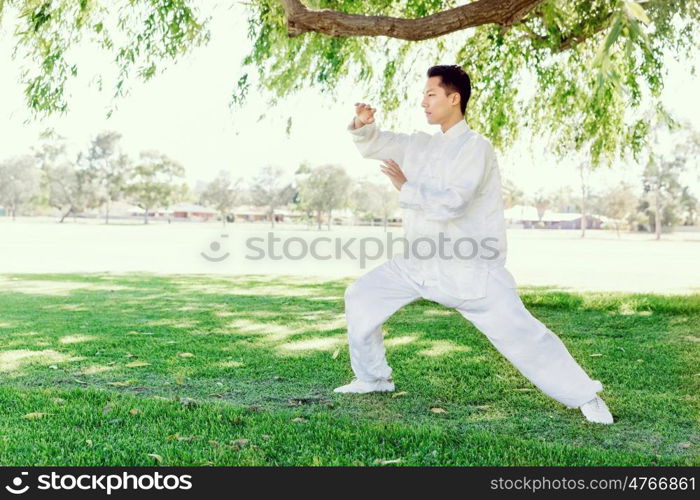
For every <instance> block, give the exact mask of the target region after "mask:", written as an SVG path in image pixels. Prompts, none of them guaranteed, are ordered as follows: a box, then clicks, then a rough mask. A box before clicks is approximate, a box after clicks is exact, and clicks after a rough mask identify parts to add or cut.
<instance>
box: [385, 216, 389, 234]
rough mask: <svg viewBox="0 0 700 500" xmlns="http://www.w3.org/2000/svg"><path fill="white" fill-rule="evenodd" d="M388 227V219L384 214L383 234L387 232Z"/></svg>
mask: <svg viewBox="0 0 700 500" xmlns="http://www.w3.org/2000/svg"><path fill="white" fill-rule="evenodd" d="M388 226H389V217H387V216H386V214H385V215H384V232H385V233H386V232H387V228H388Z"/></svg>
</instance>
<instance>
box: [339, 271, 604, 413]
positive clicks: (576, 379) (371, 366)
mask: <svg viewBox="0 0 700 500" xmlns="http://www.w3.org/2000/svg"><path fill="white" fill-rule="evenodd" d="M421 297H422V298H425V299H428V300H432V301H434V302H437V303H439V304H442V305H444V306H446V307H449V308H454V309H456V310H457V311H459V312H460V313H461V314H462V316H464V317H465V318H467V319H468V320H469V321H470V322H471V323H472V324H473V325H474V326H475V327H476V328H477V329H479V330H480V331H481V332H482V333H483V334H484V335H486V337H487V338H488V339H489V341H490V342H491V343H492V344H493V345H494V347H495V348H496V349H498V351H499V352H500V353H501V354H502V355H503V356H505V357H506V359H508V361H510V362H511V363H513V365H514V366H515V367H516V368H517V369H518V370H519V371H520V373H522V374H523V375H524V376H525V377H526V378H527V379H528V380H529V381H530V382H532V383H533V384H534V385H535V386H537V387H538V388H539V389H540V390H541V391H542V392H544V393H545V394H547V395H548V396H550V397H552V398H554V399H555V400H557V401H559V402H560V403H562V404H564V405H566V406H567V407H568V408H577V407H578V406H580V405H582V404H583V403H586V402H588V401H590V400H591V399H593V398H594V397H595V396H596V393H597V392H599V391H602V390H603V385H602V384H601V383H600V381H598V380H591V378H590V377H589V376H588V375H587V374H586V372H584V371H583V369H582V368H581V367H580V366H579V365H578V363H576V361H575V360H574V358H573V357H572V356H571V354H570V353H569V351H568V350H567V349H566V347H565V346H564V343H563V342H562V341H561V340H560V339H559V337H557V336H556V335H555V334H554V333H552V332H551V331H550V330H549V329H548V328H547V327H546V326H545V325H543V324H542V323H541V322H540V321H539V320H537V319H536V318H535V317H534V316H532V314H530V313H529V312H528V310H527V309H525V306H524V305H523V303H522V301H521V300H520V297H519V296H518V293H517V291H516V290H515V289H514V288H511V287H509V286H506V284H504V283H501V281H499V280H498V279H497V278H495V277H494V276H493V275H490V276H489V282H488V284H487V293H486V296H485V297H483V298H479V299H469V300H464V299H460V298H457V297H453V296H450V295H447V294H445V293H444V292H442V291H440V290H439V289H438V287H437V286H423V285H421V284H419V283H417V282H415V281H414V280H412V279H411V277H410V276H408V275H407V274H406V273H405V272H404V271H402V270H401V269H400V268H399V267H398V266H397V265H396V264H395V263H394V261H393V260H389V261H387V262H385V263H384V264H382V265H380V266H379V267H377V268H375V269H373V270H372V271H370V272H368V273H367V274H365V275H364V276H362V277H361V278H359V279H358V280H356V281H355V282H353V283H352V284H351V285H350V286H348V287H347V289H346V290H345V317H346V320H347V327H348V342H349V345H350V364H351V366H352V369H353V371H354V372H355V376H356V377H357V378H358V379H360V380H363V381H367V382H371V381H375V380H386V379H389V378H391V373H392V369H391V367H390V366H389V365H388V364H387V361H386V357H385V348H384V339H383V336H382V328H381V327H382V324H383V323H384V322H385V321H386V320H387V319H389V317H391V316H392V315H393V314H394V313H395V312H396V311H397V310H398V309H400V308H401V307H403V306H405V305H406V304H409V303H411V302H413V301H415V300H417V299H419V298H421Z"/></svg>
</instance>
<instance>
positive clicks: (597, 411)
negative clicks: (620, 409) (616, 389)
mask: <svg viewBox="0 0 700 500" xmlns="http://www.w3.org/2000/svg"><path fill="white" fill-rule="evenodd" d="M579 408H581V412H582V413H583V415H584V416H585V417H586V419H587V420H588V421H589V422H595V423H597V424H612V423H613V416H612V414H611V413H610V410H609V409H608V405H606V404H605V401H603V400H602V399H600V396H596V397H594V398H593V399H591V400H590V401H589V402H588V403H584V404H582V405H581V406H580V407H579Z"/></svg>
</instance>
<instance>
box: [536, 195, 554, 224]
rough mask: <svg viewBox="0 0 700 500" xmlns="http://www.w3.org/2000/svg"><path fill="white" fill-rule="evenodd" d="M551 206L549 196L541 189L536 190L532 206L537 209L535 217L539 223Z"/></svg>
mask: <svg viewBox="0 0 700 500" xmlns="http://www.w3.org/2000/svg"><path fill="white" fill-rule="evenodd" d="M551 204H552V200H551V199H550V195H549V194H548V193H545V192H544V190H543V189H542V188H540V189H538V190H537V192H536V193H535V194H534V196H533V197H532V205H533V206H534V207H535V208H536V209H537V217H538V218H539V221H540V222H542V217H543V216H544V213H545V212H546V211H547V209H548V208H549V207H550V205H551Z"/></svg>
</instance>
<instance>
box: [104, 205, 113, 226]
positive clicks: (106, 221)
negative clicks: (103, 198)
mask: <svg viewBox="0 0 700 500" xmlns="http://www.w3.org/2000/svg"><path fill="white" fill-rule="evenodd" d="M111 201H112V200H107V206H106V207H105V224H109V206H110V202H111Z"/></svg>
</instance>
